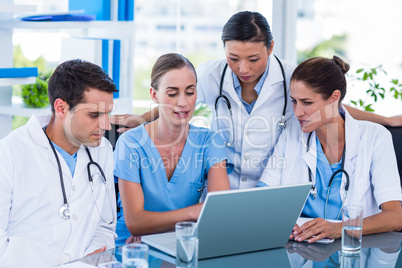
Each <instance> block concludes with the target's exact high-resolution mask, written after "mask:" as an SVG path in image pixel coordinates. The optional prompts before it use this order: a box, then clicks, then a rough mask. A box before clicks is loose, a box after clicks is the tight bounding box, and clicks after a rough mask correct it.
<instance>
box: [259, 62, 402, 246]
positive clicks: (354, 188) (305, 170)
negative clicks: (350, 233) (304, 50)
mask: <svg viewBox="0 0 402 268" xmlns="http://www.w3.org/2000/svg"><path fill="white" fill-rule="evenodd" d="M348 70H349V65H348V64H347V63H345V62H344V61H343V60H341V59H340V58H338V57H336V56H334V57H333V59H327V58H321V57H316V58H311V59H308V60H306V61H304V62H302V63H301V64H300V65H299V66H298V67H297V68H296V69H295V71H294V72H293V75H292V78H291V82H290V97H291V99H292V103H293V109H294V114H295V117H294V118H292V119H291V120H289V122H288V126H287V128H286V129H285V131H283V132H282V134H281V136H280V138H279V141H278V143H277V145H276V146H275V148H274V152H273V155H272V157H271V158H270V160H269V161H268V165H267V167H266V168H265V170H264V173H263V175H262V177H261V179H260V184H263V185H268V186H274V185H284V184H297V183H302V182H308V181H310V182H312V184H313V187H312V190H311V191H310V195H309V196H308V198H307V201H306V203H305V205H304V208H303V210H302V216H304V217H309V218H314V219H313V220H311V221H309V222H306V223H304V224H303V225H301V226H297V225H296V226H295V228H294V229H293V233H292V235H291V238H295V240H296V241H304V240H305V239H308V242H309V243H312V242H315V241H317V240H320V239H322V238H333V239H336V238H340V237H341V233H342V223H333V222H329V221H327V219H332V220H336V219H340V214H341V213H340V211H341V208H342V206H345V205H361V206H363V214H364V220H363V234H372V233H380V232H388V231H400V230H401V229H402V208H401V200H402V194H401V186H400V181H399V174H398V169H397V164H396V157H395V152H394V148H393V144H392V139H391V134H390V133H389V131H388V130H387V129H385V128H384V127H382V126H380V125H378V124H375V123H371V122H367V121H358V120H355V119H353V118H352V117H351V116H350V114H349V113H348V111H347V110H346V109H345V108H344V107H343V106H342V104H341V102H342V99H343V98H344V96H345V94H346V79H345V75H344V74H345V73H346V72H347V71H348ZM278 163H281V164H280V165H278Z"/></svg>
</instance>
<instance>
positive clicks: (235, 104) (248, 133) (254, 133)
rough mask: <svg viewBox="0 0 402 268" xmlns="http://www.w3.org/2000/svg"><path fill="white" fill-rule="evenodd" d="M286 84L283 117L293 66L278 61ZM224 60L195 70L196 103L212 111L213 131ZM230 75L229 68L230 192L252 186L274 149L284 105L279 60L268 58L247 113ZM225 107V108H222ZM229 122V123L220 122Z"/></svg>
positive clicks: (225, 86)
mask: <svg viewBox="0 0 402 268" xmlns="http://www.w3.org/2000/svg"><path fill="white" fill-rule="evenodd" d="M281 62H282V64H283V67H284V70H285V77H286V84H287V96H288V102H287V109H286V118H287V119H288V118H290V117H291V116H292V115H293V109H292V105H291V102H290V97H289V81H290V77H291V75H292V73H293V71H294V69H295V65H293V64H290V63H288V62H286V61H283V60H281ZM225 63H226V60H225V59H222V60H212V61H208V62H206V63H202V64H200V66H199V67H198V69H197V75H198V84H197V90H198V93H197V94H198V97H197V103H205V104H207V105H208V107H209V108H210V109H211V111H212V117H213V118H212V122H211V128H212V130H217V127H216V111H215V100H216V98H217V97H218V96H219V84H220V79H221V74H222V70H223V67H224V66H225ZM232 75H233V72H232V71H231V70H230V68H229V67H228V68H227V70H226V74H225V78H224V82H223V94H224V95H225V96H226V97H227V98H229V100H230V102H231V105H232V113H233V121H234V144H233V145H232V146H231V147H227V152H228V156H229V158H230V159H231V160H232V162H233V164H234V170H233V172H232V173H231V174H229V180H230V187H231V189H242V188H251V187H255V186H256V185H257V183H258V180H259V178H260V176H261V174H262V172H263V170H264V167H265V165H266V163H267V161H268V158H269V155H270V153H271V152H272V149H273V148H274V146H275V144H276V142H277V140H278V137H279V135H280V132H281V130H279V129H278V122H279V120H280V117H281V115H282V110H283V106H284V94H283V76H282V72H281V69H280V66H279V63H278V61H277V60H276V59H275V58H274V57H271V58H270V61H269V70H268V75H267V77H266V80H265V82H264V85H263V87H262V89H261V92H260V94H259V96H258V99H257V101H256V103H255V105H254V108H253V110H252V111H251V113H250V114H248V113H247V111H246V110H245V108H244V106H243V104H242V102H241V100H240V98H239V96H238V95H237V94H236V91H235V89H234V87H233V76H232ZM225 108H226V107H225ZM221 121H225V122H230V120H221Z"/></svg>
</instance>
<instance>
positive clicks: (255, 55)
mask: <svg viewBox="0 0 402 268" xmlns="http://www.w3.org/2000/svg"><path fill="white" fill-rule="evenodd" d="M229 55H230V56H235V57H239V56H238V55H236V54H233V53H230V52H229ZM259 56H260V54H259V53H257V54H253V55H250V56H247V58H252V57H259Z"/></svg>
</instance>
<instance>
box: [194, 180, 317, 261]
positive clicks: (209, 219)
mask: <svg viewBox="0 0 402 268" xmlns="http://www.w3.org/2000/svg"><path fill="white" fill-rule="evenodd" d="M310 188H311V183H304V184H297V185H283V186H273V187H258V188H250V189H241V190H229V191H220V192H211V193H208V195H207V198H206V200H205V203H204V206H203V208H202V210H201V213H200V216H199V218H198V237H199V252H198V257H199V259H204V258H211V257H217V256H224V255H231V254H238V253H243V252H250V251H257V250H264V249H270V248H277V247H283V246H285V245H286V243H287V241H288V239H289V235H290V233H291V231H292V229H293V227H294V225H295V223H296V220H297V218H298V217H299V215H300V213H301V209H302V208H303V206H304V203H305V201H306V199H307V196H308V193H309V190H310Z"/></svg>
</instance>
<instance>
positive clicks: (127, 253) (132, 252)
mask: <svg viewBox="0 0 402 268" xmlns="http://www.w3.org/2000/svg"><path fill="white" fill-rule="evenodd" d="M122 259H123V267H124V268H148V245H145V244H139V243H133V244H128V245H125V246H123V250H122Z"/></svg>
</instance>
